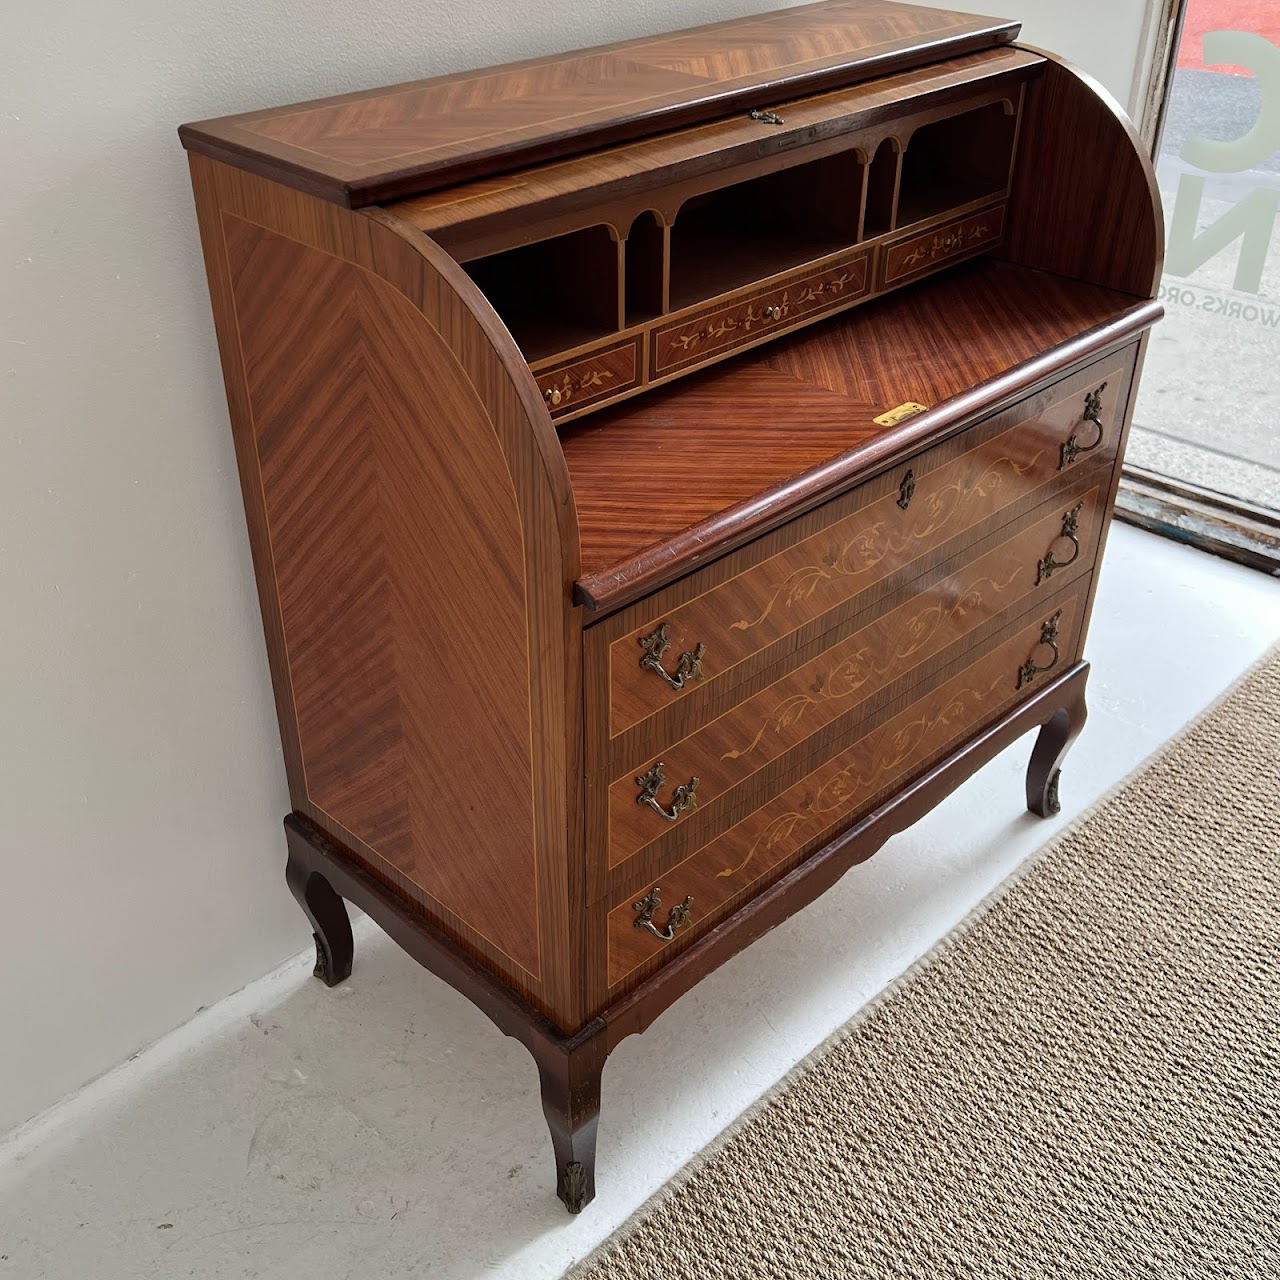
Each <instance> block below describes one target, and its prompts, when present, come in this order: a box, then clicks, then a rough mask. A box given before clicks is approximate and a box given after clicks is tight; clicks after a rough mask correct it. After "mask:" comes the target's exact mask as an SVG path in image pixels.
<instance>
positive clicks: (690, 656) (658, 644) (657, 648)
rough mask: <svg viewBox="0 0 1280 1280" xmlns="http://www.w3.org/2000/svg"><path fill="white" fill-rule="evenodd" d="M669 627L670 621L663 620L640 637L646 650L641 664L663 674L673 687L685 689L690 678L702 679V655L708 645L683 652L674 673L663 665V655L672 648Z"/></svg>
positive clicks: (696, 646) (641, 645) (698, 645)
mask: <svg viewBox="0 0 1280 1280" xmlns="http://www.w3.org/2000/svg"><path fill="white" fill-rule="evenodd" d="M669 629H670V623H667V622H662V623H659V624H658V626H657V628H656V629H655V630H653V631H651V632H649V634H648V635H647V636H641V637H640V647H641V648H642V649H643V650H644V657H643V658H641V659H640V665H641V666H642V667H643V668H644V669H645V670H646V671H652V672H653V673H654V675H659V676H661V677H662V678H663V679H664V680H665V681H666V682H667V684H669V685H670V686H671V687H672V688H673V689H683V688H684V687H685V685H686V684H688V682H689V681H690V680H701V679H702V655H703V654H704V653H706V651H707V646H706V645H705V644H697V645H695V646H694V647H693V649H692V651H691V652H689V653H682V654H681V655H680V661H679V662H678V663H676V670H675V674H674V675H672V674H671V672H669V671H667V670H666V669H665V668H664V667H663V665H662V658H663V655H664V654H665V653H666V652H667V650H668V649H670V648H671V636H670V634H669Z"/></svg>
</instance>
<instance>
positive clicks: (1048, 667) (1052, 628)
mask: <svg viewBox="0 0 1280 1280" xmlns="http://www.w3.org/2000/svg"><path fill="white" fill-rule="evenodd" d="M1061 621H1062V610H1061V609H1059V610H1058V612H1057V613H1055V614H1054V615H1053V617H1052V618H1050V619H1049V620H1048V622H1043V623H1041V624H1040V639H1039V641H1037V643H1036V648H1037V649H1038V648H1040V647H1041V646H1042V645H1044V646H1047V647H1048V648H1050V649H1052V650H1053V659H1052V661H1050V662H1048V663H1046V664H1045V665H1044V666H1043V667H1037V666H1036V658H1035V654H1034V653H1032V655H1031V657H1029V658H1028V659H1027V660H1026V662H1024V663H1023V664H1022V666H1021V667H1019V668H1018V688H1019V689H1021V688H1022V686H1023V685H1024V684H1030V683H1031V682H1032V681H1033V680H1034V679H1035V678H1036V676H1041V675H1044V673H1045V672H1046V671H1052V670H1053V669H1054V667H1056V666H1057V665H1058V659H1059V658H1060V657H1061V656H1062V655H1061V654H1060V653H1059V652H1058V623H1059V622H1061Z"/></svg>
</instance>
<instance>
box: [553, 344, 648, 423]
mask: <svg viewBox="0 0 1280 1280" xmlns="http://www.w3.org/2000/svg"><path fill="white" fill-rule="evenodd" d="M640 368H641V365H640V338H639V336H637V337H634V338H628V339H627V341H626V342H620V343H618V344H617V346H613V347H606V348H605V349H604V350H603V351H593V352H592V353H591V354H590V355H587V356H579V357H578V358H577V359H574V360H569V361H566V362H565V363H563V364H558V365H554V366H552V367H551V368H550V369H539V370H537V371H536V372H535V373H534V375H533V378H534V381H535V382H536V383H537V384H538V390H539V391H540V392H541V393H542V398H543V400H544V401H546V405H547V408H548V409H549V410H550V412H551V416H552V417H553V418H558V417H560V416H562V415H563V414H566V413H572V412H573V411H574V410H577V409H581V408H583V407H584V406H585V405H589V404H592V403H593V402H594V401H596V400H603V399H604V398H605V397H606V396H615V395H617V394H618V393H619V392H620V391H627V390H629V389H630V388H631V387H634V386H635V385H636V383H638V382H639V381H640Z"/></svg>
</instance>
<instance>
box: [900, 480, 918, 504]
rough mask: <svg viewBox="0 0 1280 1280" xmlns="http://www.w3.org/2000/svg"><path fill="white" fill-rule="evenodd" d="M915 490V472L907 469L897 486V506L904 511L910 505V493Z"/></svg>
mask: <svg viewBox="0 0 1280 1280" xmlns="http://www.w3.org/2000/svg"><path fill="white" fill-rule="evenodd" d="M915 491H916V473H915V472H914V471H908V472H907V474H906V475H905V476H903V477H902V483H901V484H900V485H899V486H898V506H900V507H901V508H902V509H903V511H905V510H906V509H907V508H908V507H909V506H910V505H911V495H912V494H914V493H915Z"/></svg>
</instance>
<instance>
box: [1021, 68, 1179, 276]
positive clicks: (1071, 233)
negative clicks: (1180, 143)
mask: <svg viewBox="0 0 1280 1280" xmlns="http://www.w3.org/2000/svg"><path fill="white" fill-rule="evenodd" d="M1024 47H1028V48H1029V46H1024ZM1029 51H1030V52H1033V53H1038V54H1040V55H1041V56H1042V57H1044V58H1045V59H1046V63H1045V68H1044V74H1043V75H1042V76H1040V77H1039V78H1038V79H1036V80H1034V81H1033V82H1032V83H1031V84H1029V85H1028V86H1027V97H1026V102H1025V104H1024V108H1023V120H1022V132H1021V138H1020V140H1019V144H1018V158H1017V161H1016V168H1015V172H1014V180H1013V194H1012V199H1011V205H1010V209H1011V216H1010V225H1009V229H1008V232H1007V234H1006V237H1005V243H1004V247H1003V248H1002V249H1000V250H997V253H996V256H997V257H1001V258H1006V259H1008V260H1009V261H1010V262H1018V263H1021V264H1022V265H1023V266H1027V267H1036V268H1039V269H1041V270H1044V271H1052V272H1055V273H1056V274H1058V275H1062V276H1068V277H1070V278H1071V279H1073V280H1083V281H1086V282H1087V283H1089V284H1096V285H1102V286H1104V287H1105V288H1108V289H1118V290H1120V291H1121V292H1123V293H1132V294H1136V295H1137V296H1138V297H1140V298H1153V297H1155V295H1156V289H1157V286H1158V285H1159V283H1160V271H1161V268H1162V266H1163V264H1164V218H1163V215H1162V213H1161V207H1160V192H1159V188H1158V187H1157V186H1156V176H1155V172H1154V170H1153V169H1152V167H1151V161H1150V159H1149V157H1148V156H1147V153H1146V149H1145V148H1144V147H1143V145H1142V140H1141V139H1140V138H1139V137H1138V134H1137V130H1135V129H1134V127H1133V125H1132V123H1131V122H1130V121H1129V118H1128V117H1127V116H1126V115H1125V113H1124V111H1123V110H1122V109H1121V107H1120V105H1119V103H1117V102H1116V101H1115V99H1114V98H1112V96H1111V95H1110V94H1109V93H1108V92H1107V90H1106V89H1104V88H1103V87H1102V86H1101V85H1100V84H1099V83H1098V82H1097V81H1096V80H1094V79H1093V78H1092V77H1090V76H1088V75H1086V74H1085V73H1084V72H1082V71H1079V70H1077V69H1076V68H1075V67H1073V66H1071V65H1070V64H1069V63H1066V62H1064V61H1063V60H1062V59H1061V58H1056V57H1054V55H1053V54H1051V53H1046V52H1045V51H1044V50H1043V49H1029Z"/></svg>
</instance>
